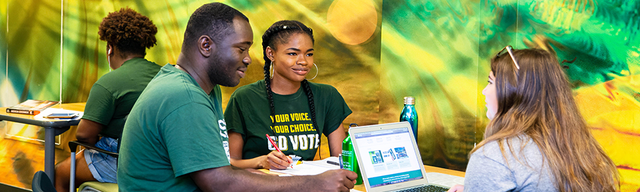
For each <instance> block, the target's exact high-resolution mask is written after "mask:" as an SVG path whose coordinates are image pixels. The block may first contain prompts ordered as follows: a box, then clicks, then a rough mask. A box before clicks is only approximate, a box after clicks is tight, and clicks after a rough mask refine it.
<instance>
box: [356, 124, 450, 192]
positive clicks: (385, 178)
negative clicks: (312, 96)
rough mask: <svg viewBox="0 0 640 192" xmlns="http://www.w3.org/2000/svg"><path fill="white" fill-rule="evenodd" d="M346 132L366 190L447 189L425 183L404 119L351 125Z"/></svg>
mask: <svg viewBox="0 0 640 192" xmlns="http://www.w3.org/2000/svg"><path fill="white" fill-rule="evenodd" d="M349 136H350V137H351V141H352V142H353V148H354V151H355V153H356V158H357V159H358V166H359V168H360V172H361V173H362V180H363V182H364V185H365V188H366V189H367V191H368V192H375V191H404V190H408V189H412V188H420V187H425V186H426V187H427V188H436V189H435V190H434V191H446V190H447V189H448V187H444V186H438V185H435V184H429V181H428V180H427V175H426V173H425V170H424V166H423V164H422V158H421V157H420V151H419V150H418V146H417V144H416V140H415V137H413V132H412V130H411V125H410V124H409V123H408V122H406V121H405V122H399V123H389V124H378V125H369V126H361V127H352V128H350V129H349Z"/></svg>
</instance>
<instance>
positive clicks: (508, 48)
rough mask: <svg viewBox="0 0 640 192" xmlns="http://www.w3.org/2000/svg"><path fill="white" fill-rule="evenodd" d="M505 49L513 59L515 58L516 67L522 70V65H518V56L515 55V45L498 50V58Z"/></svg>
mask: <svg viewBox="0 0 640 192" xmlns="http://www.w3.org/2000/svg"><path fill="white" fill-rule="evenodd" d="M504 50H507V53H509V56H511V60H513V64H514V65H516V68H517V69H518V70H520V65H518V62H517V61H516V57H514V56H513V47H511V45H507V46H506V47H504V48H502V50H500V52H498V54H497V55H496V58H498V57H500V56H501V55H504Z"/></svg>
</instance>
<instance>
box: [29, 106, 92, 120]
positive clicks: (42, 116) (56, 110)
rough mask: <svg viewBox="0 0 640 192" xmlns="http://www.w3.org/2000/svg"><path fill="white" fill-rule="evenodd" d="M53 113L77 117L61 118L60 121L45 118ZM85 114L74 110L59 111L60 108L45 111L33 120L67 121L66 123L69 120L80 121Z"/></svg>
mask: <svg viewBox="0 0 640 192" xmlns="http://www.w3.org/2000/svg"><path fill="white" fill-rule="evenodd" d="M52 113H74V114H75V115H76V116H75V117H73V118H61V119H58V118H53V119H52V118H45V117H46V116H47V115H50V114H52ZM83 114H84V113H83V112H81V111H73V110H66V109H58V108H47V109H45V110H43V111H42V112H40V114H38V115H36V116H34V117H33V118H34V119H37V120H65V121H67V120H77V119H80V118H82V115H83Z"/></svg>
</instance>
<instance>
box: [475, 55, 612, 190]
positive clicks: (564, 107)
mask: <svg viewBox="0 0 640 192" xmlns="http://www.w3.org/2000/svg"><path fill="white" fill-rule="evenodd" d="M513 53H514V57H515V59H516V61H517V62H518V64H519V66H520V69H516V67H515V65H514V63H513V61H512V60H511V58H510V56H509V55H508V54H504V55H502V56H496V57H494V58H493V59H492V60H491V71H493V73H494V75H495V77H496V79H495V85H496V96H497V99H498V109H497V112H496V115H495V117H494V118H493V119H492V120H491V122H489V125H487V128H486V130H485V133H484V138H485V139H484V140H483V141H482V142H480V143H479V144H478V145H477V146H476V147H475V148H474V149H473V150H472V151H471V153H473V152H475V151H476V150H478V149H479V148H480V147H482V146H483V145H485V144H486V143H488V142H491V141H497V142H498V144H499V146H500V149H501V151H502V155H503V157H504V158H505V160H506V152H505V150H504V146H503V142H504V143H506V144H507V145H508V146H509V148H510V149H511V151H510V152H511V154H513V155H514V156H515V154H516V153H514V149H513V148H511V145H510V139H511V138H515V137H518V136H520V135H523V134H526V135H527V136H529V137H530V138H531V139H532V140H533V142H535V143H536V144H537V145H538V147H539V149H540V152H541V153H542V154H543V155H544V157H545V161H546V162H548V164H549V167H550V169H551V173H552V174H553V176H554V177H555V180H556V183H555V185H556V187H557V188H558V189H559V191H563V192H564V191H616V190H617V189H618V188H619V186H620V179H619V173H618V170H617V169H616V165H615V164H614V163H613V161H612V160H611V159H610V158H609V157H608V156H607V154H605V152H604V150H603V149H602V147H601V146H600V145H599V144H598V142H597V141H596V140H595V138H593V136H592V135H591V132H590V130H589V128H588V127H587V124H586V122H585V120H584V119H583V118H582V115H581V114H580V112H579V111H578V107H577V105H576V103H575V101H574V98H573V95H572V92H571V88H570V87H569V82H568V81H567V77H566V76H565V74H564V72H563V71H562V68H561V67H560V65H559V64H558V60H557V59H556V58H555V56H554V55H552V54H550V53H549V52H547V51H545V50H541V49H524V50H515V51H514V52H513ZM523 147H524V146H521V148H520V150H522V149H523ZM521 154H522V153H521ZM520 163H523V162H520ZM525 165H526V164H525Z"/></svg>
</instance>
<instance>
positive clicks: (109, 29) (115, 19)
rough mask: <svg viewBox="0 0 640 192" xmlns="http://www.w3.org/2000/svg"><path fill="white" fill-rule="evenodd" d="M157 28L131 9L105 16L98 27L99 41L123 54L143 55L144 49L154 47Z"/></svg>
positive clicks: (145, 17) (146, 18) (123, 9)
mask: <svg viewBox="0 0 640 192" xmlns="http://www.w3.org/2000/svg"><path fill="white" fill-rule="evenodd" d="M157 32H158V28H156V26H155V25H154V24H153V22H151V20H150V19H149V18H148V17H147V16H144V15H142V14H140V13H138V12H136V11H134V10H133V9H131V8H122V9H120V11H116V12H112V13H109V15H107V17H105V18H104V19H102V22H101V23H100V26H99V27H98V35H100V40H103V41H107V43H108V44H109V45H113V46H115V47H116V48H118V50H120V51H122V52H123V54H125V53H134V54H142V55H145V48H151V47H153V46H154V45H156V33H157Z"/></svg>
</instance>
